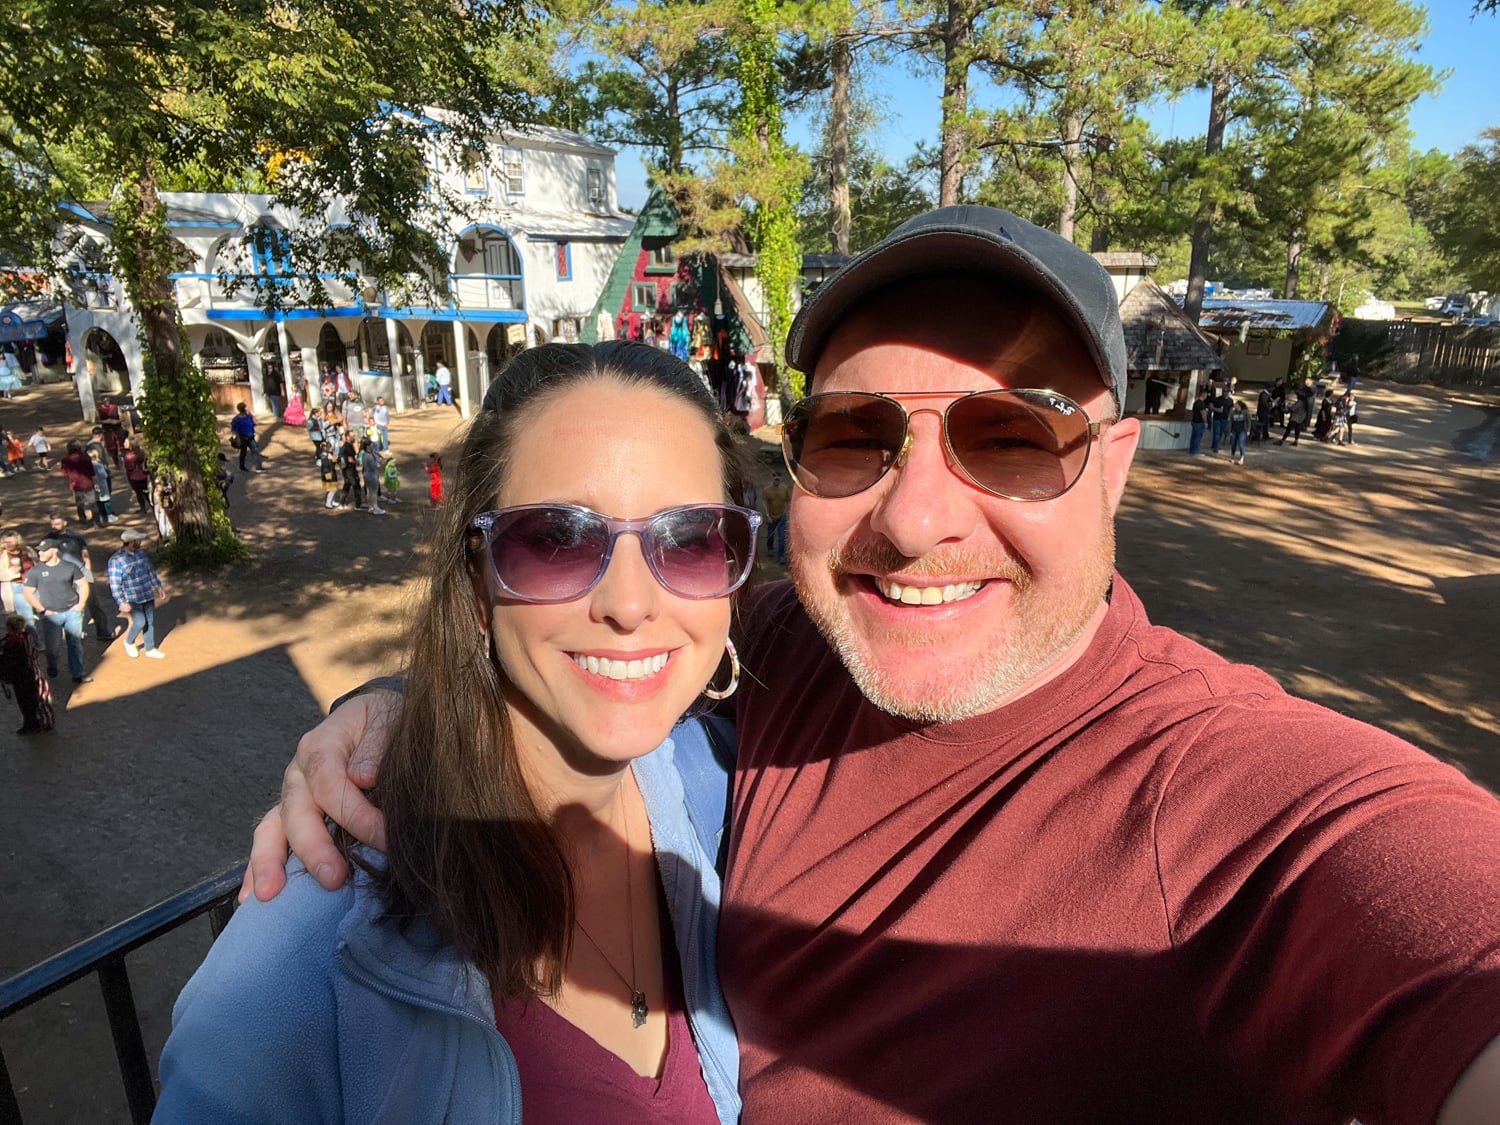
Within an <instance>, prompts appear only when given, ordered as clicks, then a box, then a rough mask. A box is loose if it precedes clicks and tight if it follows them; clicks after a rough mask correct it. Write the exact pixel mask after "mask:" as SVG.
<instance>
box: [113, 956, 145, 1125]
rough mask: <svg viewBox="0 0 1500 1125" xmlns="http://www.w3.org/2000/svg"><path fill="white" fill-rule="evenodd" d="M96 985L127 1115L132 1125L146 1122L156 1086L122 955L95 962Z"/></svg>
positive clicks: (141, 1124)
mask: <svg viewBox="0 0 1500 1125" xmlns="http://www.w3.org/2000/svg"><path fill="white" fill-rule="evenodd" d="M99 988H100V989H101V990H102V991H103V993H104V1008H105V1011H106V1012H108V1013H109V1033H110V1035H111V1036H112V1037H113V1039H114V1041H115V1058H116V1059H118V1060H119V1063H120V1078H121V1079H123V1080H124V1082H125V1097H126V1099H127V1100H128V1101H129V1103H130V1119H131V1120H132V1121H134V1122H135V1125H150V1122H151V1112H152V1110H154V1109H155V1108H156V1087H155V1085H154V1084H153V1083H152V1081H151V1062H150V1060H149V1059H147V1058H146V1044H145V1043H143V1042H142V1041H141V1021H140V1017H139V1016H138V1015H136V1011H135V997H134V995H132V993H131V991H130V973H129V972H128V971H127V970H126V968H125V959H124V958H123V957H116V958H113V959H111V960H109V961H106V962H105V963H104V964H102V965H100V966H99Z"/></svg>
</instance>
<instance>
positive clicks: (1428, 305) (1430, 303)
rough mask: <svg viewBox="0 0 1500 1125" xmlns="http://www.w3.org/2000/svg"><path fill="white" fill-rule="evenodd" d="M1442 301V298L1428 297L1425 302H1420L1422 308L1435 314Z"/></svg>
mask: <svg viewBox="0 0 1500 1125" xmlns="http://www.w3.org/2000/svg"><path fill="white" fill-rule="evenodd" d="M1443 300H1444V298H1442V297H1428V298H1427V300H1425V301H1423V302H1422V307H1423V308H1424V309H1427V310H1428V311H1429V312H1437V311H1438V309H1440V308H1442V307H1443Z"/></svg>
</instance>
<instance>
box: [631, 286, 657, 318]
mask: <svg viewBox="0 0 1500 1125" xmlns="http://www.w3.org/2000/svg"><path fill="white" fill-rule="evenodd" d="M658 300H659V297H658V296H657V291H656V286H655V284H653V283H652V282H649V281H637V282H636V283H635V284H634V285H632V286H631V287H630V307H631V308H632V309H634V310H635V311H636V312H638V313H654V312H655V311H656V306H657V302H658Z"/></svg>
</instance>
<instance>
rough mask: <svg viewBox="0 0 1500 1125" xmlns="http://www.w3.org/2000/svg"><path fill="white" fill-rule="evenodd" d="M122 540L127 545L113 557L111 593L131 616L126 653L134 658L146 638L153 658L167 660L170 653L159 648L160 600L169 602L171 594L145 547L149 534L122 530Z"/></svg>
mask: <svg viewBox="0 0 1500 1125" xmlns="http://www.w3.org/2000/svg"><path fill="white" fill-rule="evenodd" d="M120 542H121V543H122V544H123V546H122V547H121V548H120V549H119V550H118V551H116V552H115V553H114V554H112V555H110V556H109V592H110V593H112V594H113V595H114V596H115V601H117V602H119V603H120V612H121V613H128V614H129V615H130V631H129V632H127V633H126V634H125V641H124V644H125V655H126V656H129V657H132V658H134V657H135V656H136V655H137V653H139V651H140V650H139V649H138V648H136V644H135V642H136V641H137V640H139V639H141V638H142V637H144V638H145V646H146V655H147V656H149V657H151V659H153V660H165V659H166V653H164V652H162V650H161V649H159V648H157V647H156V603H157V602H158V601H166V600H167V593H166V590H165V589H164V588H163V587H162V584H161V579H160V578H158V577H157V575H156V568H155V567H154V566H152V565H151V560H150V559H149V558H148V557H147V556H146V552H145V551H143V550H142V549H141V544H142V543H144V542H146V533H145V532H144V531H135V530H133V529H132V530H130V531H122V532H120Z"/></svg>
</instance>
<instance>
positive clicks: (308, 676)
mask: <svg viewBox="0 0 1500 1125" xmlns="http://www.w3.org/2000/svg"><path fill="white" fill-rule="evenodd" d="M1361 419H1362V421H1361V425H1360V427H1359V430H1358V435H1357V436H1358V441H1359V444H1358V445H1356V446H1354V447H1352V448H1336V447H1327V446H1320V445H1317V444H1316V443H1307V444H1305V445H1304V446H1303V447H1301V448H1298V449H1292V448H1290V447H1286V448H1277V447H1272V448H1269V449H1265V450H1261V449H1258V448H1257V447H1255V446H1252V447H1251V449H1250V456H1249V463H1248V464H1247V465H1246V466H1244V467H1242V468H1241V467H1237V466H1234V465H1231V464H1230V463H1229V462H1228V461H1227V460H1226V459H1223V458H1215V457H1211V456H1204V457H1199V458H1189V457H1187V456H1186V455H1184V454H1180V453H1150V454H1143V455H1142V456H1141V457H1140V458H1139V459H1138V461H1137V465H1136V468H1135V471H1134V474H1133V477H1132V484H1131V488H1130V490H1129V493H1128V495H1127V498H1126V501H1125V503H1124V505H1123V507H1122V510H1121V512H1120V519H1119V556H1120V568H1121V571H1122V572H1123V573H1124V575H1125V576H1126V578H1127V579H1128V581H1130V583H1131V584H1132V585H1133V586H1134V587H1135V589H1136V590H1137V591H1138V592H1139V593H1140V595H1141V596H1142V597H1143V599H1144V600H1145V602H1146V605H1147V607H1148V608H1149V609H1150V611H1151V613H1152V615H1153V617H1154V619H1155V620H1156V621H1158V622H1159V623H1162V624H1166V625H1171V626H1173V627H1175V628H1178V629H1180V630H1181V631H1183V632H1184V633H1186V634H1188V635H1189V636H1192V637H1194V638H1195V639H1197V640H1199V641H1201V642H1203V643H1204V644H1206V645H1208V646H1210V647H1211V648H1213V649H1215V650H1216V651H1218V652H1221V653H1223V654H1224V655H1225V656H1227V657H1229V658H1231V659H1233V660H1239V661H1244V662H1248V663H1253V664H1258V665H1260V666H1262V667H1264V668H1266V669H1267V670H1268V671H1270V672H1271V673H1272V674H1273V675H1275V676H1276V677H1277V678H1278V679H1279V680H1280V681H1281V682H1282V683H1283V684H1285V685H1286V686H1287V687H1288V688H1289V689H1291V690H1293V691H1295V692H1298V693H1300V694H1303V695H1306V696H1309V697H1311V698H1313V699H1316V700H1318V701H1320V702H1323V703H1326V704H1327V705H1329V706H1331V707H1335V708H1338V709H1339V710H1342V711H1345V712H1348V713H1349V714H1352V715H1355V716H1358V717H1360V718H1363V719H1366V720H1369V721H1371V722H1374V723H1377V724H1379V725H1381V726H1384V727H1386V728H1388V729H1390V730H1392V731H1395V732H1397V733H1398V734H1401V735H1403V736H1405V737H1407V738H1410V739H1412V740H1413V741H1415V742H1417V743H1419V744H1421V745H1423V746H1426V747H1427V748H1429V749H1431V750H1432V751H1433V752H1434V753H1436V754H1437V755H1439V756H1440V757H1442V758H1444V759H1445V760H1447V761H1450V762H1452V763H1453V764H1455V765H1456V766H1458V767H1459V768H1461V769H1463V770H1465V771H1466V772H1468V773H1469V774H1470V775H1471V776H1473V777H1474V778H1475V779H1476V780H1479V781H1480V782H1482V783H1484V784H1486V785H1488V786H1490V787H1491V788H1494V789H1500V692H1497V687H1500V661H1497V659H1496V657H1495V638H1496V636H1497V635H1500V519H1497V516H1500V464H1497V463H1496V462H1495V461H1492V460H1486V459H1481V458H1479V457H1476V456H1475V454H1481V453H1488V452H1489V451H1490V450H1491V448H1492V446H1493V444H1494V439H1495V437H1496V435H1497V434H1500V396H1482V395H1474V394H1456V393H1448V392H1440V391H1433V390H1426V389H1421V388H1416V389H1413V388H1398V387H1393V386H1381V385H1378V384H1371V385H1369V386H1368V387H1364V388H1362V395H1361ZM38 420H41V421H44V422H46V423H47V425H48V428H49V432H53V427H54V426H56V427H57V429H56V431H55V433H54V436H55V437H56V438H64V437H66V436H78V435H82V434H84V433H86V427H84V426H83V425H82V423H80V422H78V421H77V420H76V405H75V403H74V400H73V399H72V395H71V388H70V387H67V386H61V387H47V388H40V389H28V391H27V392H26V394H25V395H24V396H23V397H21V398H19V399H17V400H15V401H10V402H0V427H3V428H6V429H16V430H19V431H22V432H23V434H29V433H30V431H31V427H32V426H33V425H34V424H35V423H36V421H38ZM457 425H458V419H457V416H456V414H455V413H454V412H452V411H451V410H449V409H448V408H442V409H438V408H431V409H428V410H426V411H421V412H417V413H415V414H411V415H407V416H403V417H398V418H397V419H396V420H395V422H394V424H393V426H392V442H393V445H394V447H395V448H396V450H397V451H398V453H399V454H400V455H401V463H402V466H403V470H404V476H405V479H406V482H407V487H406V494H407V497H408V502H407V503H406V504H404V505H402V506H400V507H398V508H393V509H392V514H391V515H389V516H387V517H386V518H384V519H381V518H379V517H374V516H370V515H367V514H365V513H360V512H342V513H333V512H327V511H324V510H323V508H322V497H323V491H322V486H321V483H320V481H319V480H318V476H317V472H316V470H315V468H314V466H313V464H312V459H311V452H310V446H309V445H308V443H307V441H306V439H305V437H304V435H303V433H302V431H301V430H300V429H296V428H292V427H286V426H277V427H274V428H273V429H272V430H271V432H270V434H269V442H268V448H267V455H268V458H269V460H270V471H268V472H266V473H264V474H260V475H251V476H245V477H241V478H240V479H239V480H238V481H237V482H236V484H235V486H234V490H233V492H232V494H231V499H232V503H233V507H232V513H233V516H234V519H235V522H236V525H237V526H238V527H239V528H240V529H241V531H242V532H243V534H244V536H245V539H246V542H247V543H248V544H249V546H250V549H251V558H250V559H249V561H248V562H246V563H244V564H242V565H238V566H235V567H234V568H231V569H229V570H226V571H223V572H221V573H218V574H198V575H190V576H186V577H182V576H176V575H168V576H167V581H168V584H169V587H170V588H171V589H172V590H173V591H174V592H175V593H176V595H177V596H176V597H174V598H173V600H172V601H171V602H169V603H168V604H167V605H166V606H164V607H163V608H162V610H161V612H160V614H159V616H158V629H159V630H160V631H161V634H162V636H161V643H162V647H163V650H164V651H165V652H167V653H168V654H169V659H167V660H164V661H160V662H148V661H145V660H130V659H128V658H127V657H126V655H125V653H124V651H123V649H122V648H121V646H120V643H119V641H118V640H116V641H115V642H113V643H111V644H110V645H108V646H107V647H106V646H101V645H98V644H97V643H96V642H95V641H93V640H92V639H90V640H88V641H86V642H85V645H86V655H87V660H88V663H89V664H90V666H91V670H92V671H93V673H94V675H95V677H96V679H95V682H94V683H92V684H88V685H84V686H82V687H79V688H77V689H73V688H72V685H71V684H70V683H69V682H68V680H67V677H66V676H64V677H62V679H61V681H59V686H58V692H59V698H58V710H59V723H58V730H57V731H56V732H55V733H54V734H52V735H50V736H45V737H42V738H35V739H26V740H22V739H19V738H17V737H15V736H14V735H12V734H11V733H10V732H11V730H12V729H13V727H14V726H16V725H18V719H17V720H16V721H15V722H13V721H11V719H12V717H13V716H14V712H12V715H11V716H3V717H0V902H3V903H4V910H3V914H0V974H5V975H8V974H10V973H13V972H16V971H18V970H20V969H23V968H25V967H27V966H28V965H30V964H32V963H34V962H35V961H37V960H40V959H41V958H44V957H46V956H48V955H50V954H52V953H54V952H56V951H57V950H59V949H61V948H63V947H65V946H66V945H68V944H69V943H71V942H73V941H76V940H79V939H81V938H83V937H85V936H87V935H89V934H91V933H93V932H95V931H97V930H98V929H100V928H102V927H104V926H106V925H108V924H110V923H112V922H114V921H118V920H119V919H121V918H124V917H127V916H129V915H130V914H132V913H134V912H135V911H137V910H139V909H142V908H143V907H146V906H148V905H150V904H151V903H153V902H156V901H159V900H160V899H162V898H165V897H167V896H168V895H170V894H172V893H174V892H176V891H178V890H180V889H182V888H183V887H185V886H187V885H189V884H191V883H194V882H196V881H198V880H199V879H202V878H204V877H206V876H208V875H210V874H213V873H215V872H217V871H220V870H222V869H224V868H226V867H228V866H229V865H230V864H232V863H234V862H236V861H237V860H240V859H242V858H243V856H244V854H245V851H246V848H247V846H248V833H249V828H250V825H251V824H252V823H253V820H254V818H255V816H256V815H257V813H258V812H259V811H260V810H262V809H264V808H265V807H266V806H267V805H268V804H269V803H270V802H271V801H272V799H273V798H274V797H275V794H276V791H277V786H278V783H279V777H280V772H281V768H282V766H283V765H284V764H285V762H286V760H287V758H288V757H289V755H290V754H291V751H292V748H293V746H294V744H295V741H296V738H297V735H298V734H299V733H300V732H301V731H303V730H305V729H306V728H307V727H309V726H310V725H312V724H313V723H314V722H315V721H316V720H317V719H318V717H319V715H320V714H321V713H322V712H323V711H324V709H326V707H327V705H328V703H329V701H330V700H331V699H332V698H334V697H335V696H336V695H338V694H339V693H340V692H342V691H344V690H346V689H347V688H349V687H350V686H352V685H354V684H355V683H357V682H359V681H360V680H362V679H363V678H365V677H366V676H368V675H370V674H373V673H376V672H381V671H387V670H390V668H391V667H392V666H393V664H394V663H395V661H396V660H397V658H398V653H399V651H400V648H401V645H402V640H403V636H404V629H405V626H404V625H403V621H404V613H403V610H404V603H405V600H406V598H407V596H408V595H409V593H410V590H411V585H412V583H411V579H410V574H411V562H412V557H413V555H414V553H415V552H417V551H418V550H419V549H420V545H421V543H422V542H423V538H424V531H425V527H426V524H427V519H428V511H427V508H426V506H425V485H426V481H425V476H424V474H423V473H422V464H423V462H424V461H425V458H426V454H427V453H428V451H430V450H432V449H440V448H444V447H446V446H447V445H448V444H449V443H451V441H452V440H453V439H454V437H455V436H456V432H457ZM55 444H59V445H60V444H61V443H60V442H55ZM450 463H451V462H450ZM122 483H123V482H122ZM126 499H127V497H125V496H120V497H119V498H118V502H117V504H116V510H117V511H125V510H126V508H127V507H133V502H132V503H131V504H130V505H127V504H126ZM0 503H3V505H4V520H3V524H4V526H19V527H20V528H21V529H22V530H23V532H24V533H25V534H26V535H27V537H28V541H30V542H33V543H34V542H36V541H37V540H38V539H39V538H40V537H41V531H42V530H43V528H44V526H45V516H46V513H47V511H48V510H49V509H50V508H52V507H56V506H63V507H65V508H67V509H70V508H71V503H70V502H69V500H68V496H67V492H66V486H65V484H64V482H63V480H62V478H61V477H60V476H56V477H53V476H49V477H46V478H43V477H42V476H40V475H39V474H34V475H28V476H24V477H19V478H14V479H9V480H0ZM148 526H149V525H148V523H147V521H146V519H145V517H142V516H129V517H127V518H126V520H125V521H123V522H121V523H120V524H117V525H115V527H114V528H113V529H111V530H110V531H109V532H106V531H102V530H100V531H90V532H87V534H88V537H89V540H90V543H91V545H92V548H93V551H94V558H95V562H96V565H97V566H98V567H99V568H100V570H101V572H102V567H103V560H104V558H105V557H107V555H108V553H109V552H110V551H112V550H113V549H114V547H115V545H116V543H115V540H116V537H117V534H118V532H119V531H120V530H122V529H124V528H126V527H142V528H146V527H148ZM10 706H11V705H9V704H0V708H8V707H10ZM207 942H208V934H207V925H206V923H203V922H196V923H192V924H190V925H189V926H187V927H186V928H185V929H184V930H182V931H179V933H178V934H177V935H175V936H174V937H172V938H169V939H165V940H163V941H161V942H158V943H156V944H155V945H154V946H152V947H150V948H148V949H147V950H144V951H142V952H140V953H137V954H133V955H132V956H131V958H130V959H129V965H130V968H131V972H132V975H133V978H134V980H135V984H136V996H137V1001H138V1004H139V1006H140V1008H141V1015H142V1020H143V1025H144V1029H145V1034H146V1041H147V1048H148V1050H150V1051H151V1052H152V1053H153V1055H154V1053H155V1052H156V1051H157V1050H159V1048H160V1045H161V1043H162V1041H163V1040H164V1038H165V1035H166V1032H167V1029H168V1026H169V1021H170V1006H171V1000H172V998H173V997H174V996H175V994H176V992H177V990H178V989H179V988H180V987H181V985H182V982H183V981H184V980H186V978H187V977H188V975H190V974H191V972H192V970H193V968H194V967H195V965H196V963H197V961H198V960H199V959H200V958H201V956H202V954H203V952H204V950H205V949H206V947H207ZM0 1049H3V1050H4V1052H5V1057H6V1060H7V1062H8V1063H9V1065H10V1068H11V1073H12V1076H13V1079H14V1081H15V1084H16V1086H17V1088H18V1091H19V1096H20V1099H21V1104H22V1108H23V1111H24V1112H25V1114H26V1120H27V1121H28V1122H32V1123H36V1122H88V1123H92V1122H111V1121H124V1120H127V1115H126V1113H125V1110H124V1098H123V1094H122V1093H121V1092H120V1090H119V1088H118V1082H117V1080H116V1078H115V1071H114V1062H113V1055H112V1051H111V1048H110V1045H109V1040H108V1034H107V1031H106V1030H105V1023H104V1018H103V1011H102V1004H101V1003H100V1002H99V999H98V989H97V986H95V985H94V984H92V983H91V982H88V981H85V982H81V983H79V984H77V985H74V986H72V987H70V988H69V989H66V990H64V991H63V992H61V993H59V994H57V995H56V996H54V997H52V998H50V999H48V1000H46V1001H44V1002H42V1003H41V1004H39V1005H37V1006H36V1007H35V1008H34V1009H32V1010H30V1011H28V1012H26V1013H24V1014H22V1015H20V1016H17V1017H15V1018H12V1019H11V1020H9V1021H7V1022H6V1023H4V1024H3V1025H0Z"/></svg>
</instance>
